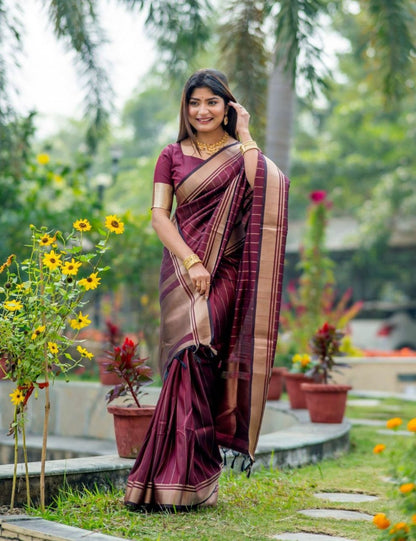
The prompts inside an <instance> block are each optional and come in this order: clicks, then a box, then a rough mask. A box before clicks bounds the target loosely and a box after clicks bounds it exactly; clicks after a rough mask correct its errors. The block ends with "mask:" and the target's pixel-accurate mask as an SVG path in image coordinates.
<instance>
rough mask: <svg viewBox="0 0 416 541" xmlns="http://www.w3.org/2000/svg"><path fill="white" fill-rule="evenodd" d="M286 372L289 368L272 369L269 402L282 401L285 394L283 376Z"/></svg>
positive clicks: (277, 367) (276, 367) (278, 367)
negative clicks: (281, 398)
mask: <svg viewBox="0 0 416 541" xmlns="http://www.w3.org/2000/svg"><path fill="white" fill-rule="evenodd" d="M285 372H287V368H284V367H282V366H275V367H273V368H272V375H271V378H270V383H269V392H268V394H267V400H280V397H281V395H282V392H283V375H284V374H285Z"/></svg>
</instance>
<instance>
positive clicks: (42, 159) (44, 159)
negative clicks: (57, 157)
mask: <svg viewBox="0 0 416 541" xmlns="http://www.w3.org/2000/svg"><path fill="white" fill-rule="evenodd" d="M36 160H37V162H38V164H39V165H46V164H48V163H49V162H50V161H51V159H50V157H49V154H46V152H43V153H42V154H38V155H37V156H36Z"/></svg>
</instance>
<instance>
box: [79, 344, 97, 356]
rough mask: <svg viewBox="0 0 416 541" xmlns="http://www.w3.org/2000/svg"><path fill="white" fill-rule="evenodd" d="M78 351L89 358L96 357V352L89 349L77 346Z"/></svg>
mask: <svg viewBox="0 0 416 541" xmlns="http://www.w3.org/2000/svg"><path fill="white" fill-rule="evenodd" d="M77 351H78V353H80V354H81V355H82V356H83V357H87V359H92V358H93V357H94V354H93V353H91V352H90V351H88V350H87V349H85V348H83V347H81V346H77Z"/></svg>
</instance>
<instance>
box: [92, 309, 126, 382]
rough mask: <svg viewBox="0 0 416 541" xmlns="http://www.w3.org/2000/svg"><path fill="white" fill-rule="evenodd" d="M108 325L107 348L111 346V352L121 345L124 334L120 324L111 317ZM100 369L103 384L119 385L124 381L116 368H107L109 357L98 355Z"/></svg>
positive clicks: (107, 321)
mask: <svg viewBox="0 0 416 541" xmlns="http://www.w3.org/2000/svg"><path fill="white" fill-rule="evenodd" d="M105 325H106V335H105V337H106V343H107V348H108V347H109V348H110V354H111V353H112V351H113V349H114V348H115V347H117V346H119V345H120V343H121V339H122V334H121V329H120V327H119V326H118V325H116V324H115V323H113V322H112V321H111V320H110V319H107V320H106V322H105ZM97 364H98V370H99V377H100V382H101V383H102V384H103V385H118V384H119V383H121V382H122V379H121V378H120V376H119V375H118V374H117V373H116V372H115V371H114V370H107V367H108V359H107V357H98V358H97Z"/></svg>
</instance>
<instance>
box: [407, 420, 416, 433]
mask: <svg viewBox="0 0 416 541" xmlns="http://www.w3.org/2000/svg"><path fill="white" fill-rule="evenodd" d="M407 430H410V432H416V417H414V418H413V419H410V421H409V422H408V423H407Z"/></svg>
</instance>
